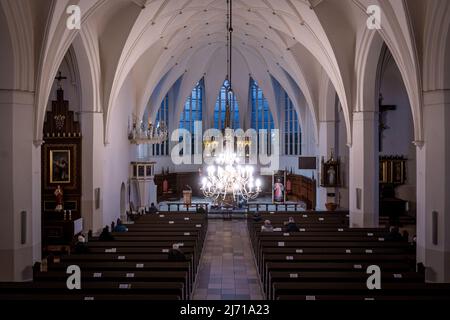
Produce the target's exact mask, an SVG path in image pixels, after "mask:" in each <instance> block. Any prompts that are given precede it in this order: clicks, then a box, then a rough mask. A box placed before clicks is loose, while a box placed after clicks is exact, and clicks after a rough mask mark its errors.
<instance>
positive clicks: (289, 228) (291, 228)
mask: <svg viewBox="0 0 450 320" xmlns="http://www.w3.org/2000/svg"><path fill="white" fill-rule="evenodd" d="M284 225H285V226H286V232H299V231H300V230H299V229H298V227H297V224H296V223H295V220H294V218H293V217H289V221H286V222H285V223H284Z"/></svg>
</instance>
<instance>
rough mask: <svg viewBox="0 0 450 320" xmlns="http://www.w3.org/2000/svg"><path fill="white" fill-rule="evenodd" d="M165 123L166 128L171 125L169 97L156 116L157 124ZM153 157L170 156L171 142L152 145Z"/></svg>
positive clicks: (166, 97)
mask: <svg viewBox="0 0 450 320" xmlns="http://www.w3.org/2000/svg"><path fill="white" fill-rule="evenodd" d="M161 122H164V123H165V124H166V126H168V125H169V96H168V95H166V96H165V98H164V100H163V102H162V103H161V106H160V107H159V110H158V113H157V114H156V120H155V123H156V124H158V123H161ZM152 155H153V156H168V155H169V141H167V140H166V141H164V142H163V143H160V144H154V145H152Z"/></svg>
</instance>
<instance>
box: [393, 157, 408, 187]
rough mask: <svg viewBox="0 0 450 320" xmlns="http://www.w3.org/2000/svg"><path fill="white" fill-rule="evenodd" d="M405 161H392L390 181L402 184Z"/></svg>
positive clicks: (403, 181)
mask: <svg viewBox="0 0 450 320" xmlns="http://www.w3.org/2000/svg"><path fill="white" fill-rule="evenodd" d="M404 164H405V162H404V161H401V160H400V161H393V162H392V183H394V184H403V183H405V175H404V172H405V169H404V168H405V167H404Z"/></svg>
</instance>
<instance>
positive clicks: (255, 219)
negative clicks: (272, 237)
mask: <svg viewBox="0 0 450 320" xmlns="http://www.w3.org/2000/svg"><path fill="white" fill-rule="evenodd" d="M261 220H262V217H261V214H260V213H259V212H255V213H253V222H260V221H261Z"/></svg>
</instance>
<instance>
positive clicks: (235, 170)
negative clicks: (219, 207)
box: [201, 152, 261, 204]
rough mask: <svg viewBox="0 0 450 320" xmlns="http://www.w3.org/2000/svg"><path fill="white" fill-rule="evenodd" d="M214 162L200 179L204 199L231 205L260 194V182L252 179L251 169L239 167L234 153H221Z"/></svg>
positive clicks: (249, 167)
mask: <svg viewBox="0 0 450 320" xmlns="http://www.w3.org/2000/svg"><path fill="white" fill-rule="evenodd" d="M215 162H216V165H210V166H208V168H207V176H206V177H203V179H202V186H201V190H202V191H203V194H204V195H205V196H206V197H208V198H211V199H212V200H213V201H217V202H222V203H227V204H233V203H235V202H236V201H238V200H239V199H243V200H245V201H248V200H252V199H255V198H256V197H257V196H258V194H259V193H260V192H261V180H260V179H255V178H254V177H253V170H254V169H253V167H252V166H248V165H247V166H243V165H240V164H239V158H238V157H237V156H236V154H235V153H230V152H224V153H221V154H219V155H218V156H217V157H216V159H215Z"/></svg>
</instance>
